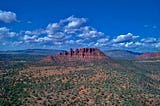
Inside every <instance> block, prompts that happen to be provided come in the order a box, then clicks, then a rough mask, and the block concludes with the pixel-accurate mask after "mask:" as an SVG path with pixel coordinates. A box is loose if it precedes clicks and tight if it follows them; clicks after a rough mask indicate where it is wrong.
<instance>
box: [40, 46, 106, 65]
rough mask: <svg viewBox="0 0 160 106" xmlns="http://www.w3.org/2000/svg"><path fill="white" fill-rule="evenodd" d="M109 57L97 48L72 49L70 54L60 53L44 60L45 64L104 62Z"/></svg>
mask: <svg viewBox="0 0 160 106" xmlns="http://www.w3.org/2000/svg"><path fill="white" fill-rule="evenodd" d="M102 59H108V57H107V56H106V55H105V54H104V53H103V52H101V51H100V50H99V49H97V48H80V49H76V50H73V49H70V51H69V52H64V53H59V54H57V55H55V56H48V57H46V58H44V59H43V61H45V62H54V61H55V62H66V61H90V60H102Z"/></svg>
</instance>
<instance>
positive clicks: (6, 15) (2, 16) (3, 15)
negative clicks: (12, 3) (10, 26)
mask: <svg viewBox="0 0 160 106" xmlns="http://www.w3.org/2000/svg"><path fill="white" fill-rule="evenodd" d="M0 21H3V22H5V23H10V22H13V21H17V19H16V14H15V13H14V12H11V11H2V10H0Z"/></svg>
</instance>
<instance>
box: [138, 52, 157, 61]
mask: <svg viewBox="0 0 160 106" xmlns="http://www.w3.org/2000/svg"><path fill="white" fill-rule="evenodd" d="M136 59H137V60H153V59H160V52H146V53H143V54H142V55H139V56H136Z"/></svg>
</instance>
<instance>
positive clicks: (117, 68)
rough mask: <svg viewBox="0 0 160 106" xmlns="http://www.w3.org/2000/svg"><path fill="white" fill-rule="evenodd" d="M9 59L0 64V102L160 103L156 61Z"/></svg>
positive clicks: (102, 105)
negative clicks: (46, 62) (9, 61)
mask: <svg viewBox="0 0 160 106" xmlns="http://www.w3.org/2000/svg"><path fill="white" fill-rule="evenodd" d="M11 63H12V62H11ZM11 63H8V64H6V63H5V64H1V66H0V105H1V106H6V105H37V106H39V105H43V106H46V105H54V106H66V105H68V106H81V105H86V106H89V105H90V106H94V105H95V106H158V105H160V77H159V76H160V62H137V61H132V60H110V61H93V62H88V63H83V62H82V63H78V62H76V63H74V62H73V63H68V64H54V63H50V64H41V63H36V62H35V63H28V64H27V62H25V63H24V62H13V63H12V64H11Z"/></svg>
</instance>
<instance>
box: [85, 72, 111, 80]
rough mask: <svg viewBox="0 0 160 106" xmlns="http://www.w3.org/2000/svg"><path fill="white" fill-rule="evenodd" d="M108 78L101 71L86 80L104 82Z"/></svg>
mask: <svg viewBox="0 0 160 106" xmlns="http://www.w3.org/2000/svg"><path fill="white" fill-rule="evenodd" d="M108 78H109V75H108V74H106V73H104V72H103V71H98V72H97V73H96V74H94V75H93V76H92V77H90V78H89V79H88V81H97V80H106V79H108Z"/></svg>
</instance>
